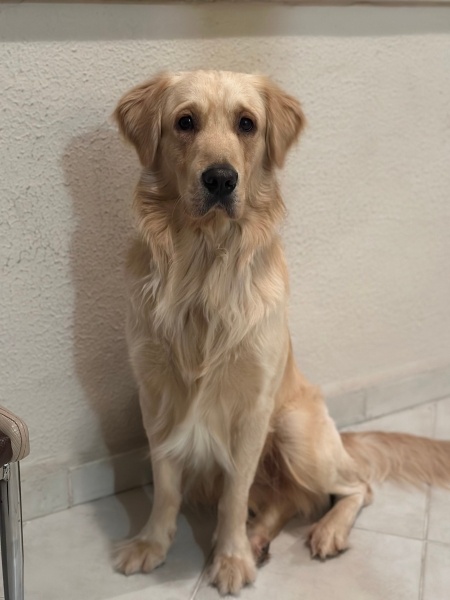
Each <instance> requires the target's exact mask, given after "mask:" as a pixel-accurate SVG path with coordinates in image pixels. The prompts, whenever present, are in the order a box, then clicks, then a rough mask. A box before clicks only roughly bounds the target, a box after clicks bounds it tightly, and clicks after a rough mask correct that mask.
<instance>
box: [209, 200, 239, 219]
mask: <svg viewBox="0 0 450 600" xmlns="http://www.w3.org/2000/svg"><path fill="white" fill-rule="evenodd" d="M202 210H203V211H204V212H203V215H202V216H205V215H207V214H208V213H210V212H216V211H217V212H219V213H225V214H226V215H227V216H228V217H229V218H230V219H234V218H235V217H236V200H235V198H234V196H233V198H230V197H229V196H227V197H225V198H216V197H208V198H205V200H204V201H203V205H202Z"/></svg>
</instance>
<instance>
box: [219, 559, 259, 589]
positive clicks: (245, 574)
mask: <svg viewBox="0 0 450 600" xmlns="http://www.w3.org/2000/svg"><path fill="white" fill-rule="evenodd" d="M255 579H256V567H255V562H254V560H252V559H251V558H250V559H249V558H241V557H237V556H225V555H220V554H219V555H218V556H216V557H215V559H214V562H213V564H212V567H211V569H210V572H209V580H210V583H211V584H212V585H215V586H216V587H217V589H218V590H219V592H220V593H221V594H222V596H225V595H227V594H238V593H239V591H240V590H241V589H242V588H243V587H244V586H245V585H248V584H250V583H253V582H254V581H255Z"/></svg>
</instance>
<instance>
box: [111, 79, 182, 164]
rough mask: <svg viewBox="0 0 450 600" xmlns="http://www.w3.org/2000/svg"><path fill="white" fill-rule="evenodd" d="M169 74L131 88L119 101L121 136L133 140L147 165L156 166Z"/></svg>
mask: <svg viewBox="0 0 450 600" xmlns="http://www.w3.org/2000/svg"><path fill="white" fill-rule="evenodd" d="M170 81H171V80H170V76H169V75H168V74H167V73H160V74H159V75H156V77H154V78H153V79H150V80H149V81H146V82H144V83H141V84H140V85H138V86H136V87H134V88H132V89H131V90H129V91H128V92H127V93H126V94H125V95H124V96H123V97H122V98H121V99H120V100H119V103H118V105H117V108H116V110H115V111H114V114H113V117H114V119H115V120H116V122H117V123H118V125H119V129H120V131H121V133H122V135H123V136H124V137H125V138H126V139H127V140H128V141H129V142H131V143H132V144H133V145H134V147H135V148H136V151H137V153H138V155H139V159H140V161H141V163H142V165H143V166H144V167H147V168H149V169H153V168H154V167H155V157H156V152H157V149H158V145H159V140H160V138H161V119H162V109H163V104H164V93H165V91H166V90H167V88H168V87H169V86H170Z"/></svg>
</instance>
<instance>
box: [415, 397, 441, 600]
mask: <svg viewBox="0 0 450 600" xmlns="http://www.w3.org/2000/svg"><path fill="white" fill-rule="evenodd" d="M436 421H437V402H434V404H433V433H432V436H433V438H435V437H436ZM430 506H431V486H430V485H429V486H428V489H427V498H426V504H425V507H426V508H425V521H424V524H423V546H422V557H421V560H420V582H419V600H423V595H424V592H425V576H426V575H425V570H426V566H427V553H428V529H429V523H430Z"/></svg>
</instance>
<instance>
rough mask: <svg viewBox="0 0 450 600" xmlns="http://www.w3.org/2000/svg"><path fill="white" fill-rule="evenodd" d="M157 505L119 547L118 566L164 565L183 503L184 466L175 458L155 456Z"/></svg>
mask: <svg viewBox="0 0 450 600" xmlns="http://www.w3.org/2000/svg"><path fill="white" fill-rule="evenodd" d="M152 466H153V488H154V496H153V506H152V512H151V515H150V518H149V520H148V522H147V524H146V525H145V527H144V528H143V529H142V531H141V532H140V533H139V535H138V536H137V537H135V538H133V539H131V540H128V541H126V542H123V543H121V544H119V545H118V546H117V548H116V555H115V561H114V564H115V568H116V569H117V570H118V571H120V572H122V573H124V574H125V575H131V574H133V573H139V572H142V573H149V572H150V571H153V569H155V568H156V567H158V566H159V565H161V564H162V563H163V562H164V561H165V559H166V555H167V552H168V550H169V548H170V545H171V543H172V540H173V537H174V535H175V531H176V520H177V516H178V512H179V509H180V504H181V492H180V486H181V468H180V467H179V466H178V465H177V464H176V463H174V462H173V461H172V460H170V459H167V458H163V459H161V460H152Z"/></svg>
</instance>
